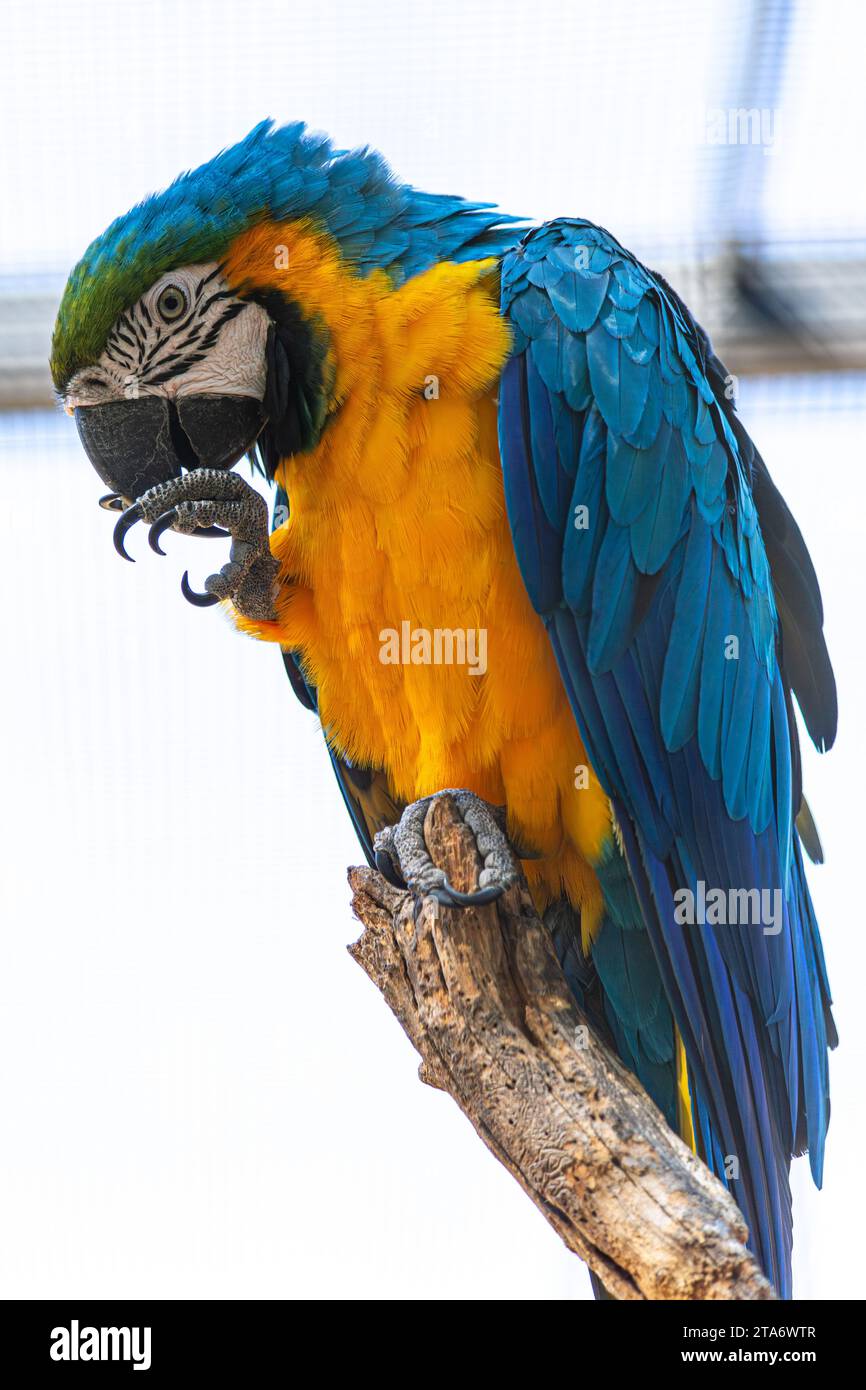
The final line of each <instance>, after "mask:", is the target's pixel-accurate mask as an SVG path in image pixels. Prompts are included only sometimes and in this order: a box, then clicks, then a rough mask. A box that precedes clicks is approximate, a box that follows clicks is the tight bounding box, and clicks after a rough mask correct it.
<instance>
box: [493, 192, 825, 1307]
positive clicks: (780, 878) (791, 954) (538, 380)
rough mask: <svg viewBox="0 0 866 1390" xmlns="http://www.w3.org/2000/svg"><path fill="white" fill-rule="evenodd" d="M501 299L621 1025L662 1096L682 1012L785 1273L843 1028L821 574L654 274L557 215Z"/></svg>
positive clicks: (613, 1016) (695, 1075) (515, 257)
mask: <svg viewBox="0 0 866 1390" xmlns="http://www.w3.org/2000/svg"><path fill="white" fill-rule="evenodd" d="M502 309H503V313H504V314H505V315H506V316H508V317H509V318H510V319H512V321H513V322H514V323H515V324H516V325H517V332H516V333H515V344H514V349H513V354H512V358H511V360H510V361H509V363H508V365H507V367H506V369H505V371H504V373H503V377H502V383H501V390H500V452H501V456H502V464H503V473H504V479H505V492H506V505H507V508H508V515H509V520H510V523H511V528H512V534H513V539H514V545H515V550H516V553H517V558H518V561H519V564H520V567H521V571H522V574H523V576H524V580H525V582H526V586H527V590H528V592H529V595H530V598H531V600H532V602H533V603H534V605H535V607H536V608H537V610H538V611H539V613H541V614H542V615H543V617H544V619H545V622H546V624H547V628H548V632H549V634H550V638H551V642H552V645H553V649H554V652H555V654H556V658H557V661H558V663H559V668H560V672H561V675H562V679H563V683H564V686H565V688H566V690H567V693H568V696H569V699H570V701H571V704H572V708H573V710H574V714H575V719H576V721H577V724H578V727H579V729H580V732H581V736H582V738H583V740H584V743H585V745H586V748H587V752H588V754H589V757H590V759H591V761H592V763H593V766H594V768H595V771H596V774H597V775H598V777H599V778H600V780H601V782H602V785H603V786H604V788H605V790H606V791H607V793H608V795H609V796H610V797H611V798H612V802H613V805H614V807H615V809H616V814H617V819H618V822H619V825H620V830H621V834H622V840H623V849H624V856H625V857H624V859H623V858H622V856H619V859H620V862H621V863H625V864H627V871H628V884H627V887H626V888H624V887H623V884H622V883H621V882H620V881H619V880H618V879H617V877H616V873H615V868H614V866H612V865H611V863H608V862H606V863H605V864H604V865H602V866H600V867H598V872H599V877H600V880H601V882H602V888H603V892H604V893H605V902H606V909H607V914H606V917H605V920H604V923H603V926H602V929H601V931H600V933H599V935H598V938H597V940H596V942H595V945H594V948H593V961H594V963H595V966H596V969H597V971H598V977H599V980H600V982H601V985H602V987H603V989H604V991H605V999H606V1005H605V1007H606V1009H607V1012H608V1017H609V1020H610V1026H611V1029H612V1031H613V1033H614V1036H615V1037H616V1039H617V1042H618V1045H619V1046H620V1049H621V1052H622V1055H623V1056H624V1058H625V1059H626V1060H627V1061H628V1063H629V1065H632V1066H633V1067H634V1069H635V1071H636V1073H637V1074H638V1075H639V1076H641V1078H642V1079H644V1083H645V1084H646V1085H647V1086H648V1088H649V1089H650V1091H651V1094H656V1095H657V1097H658V1098H659V1103H660V1104H662V1105H663V1108H665V1113H667V1114H668V1115H669V1117H670V1113H671V1111H670V1106H671V1091H670V1084H671V1076H672V1072H671V1066H672V1061H671V1056H670V1040H671V1031H670V1030H671V1021H672V1020H675V1021H676V1025H677V1028H678V1029H679V1031H680V1034H681V1036H682V1038H683V1042H684V1045H685V1048H686V1054H687V1058H688V1065H689V1077H690V1088H691V1094H692V1104H693V1111H694V1117H695V1123H696V1128H697V1132H698V1136H699V1143H700V1146H701V1150H702V1153H703V1155H704V1157H705V1158H706V1161H707V1162H708V1163H709V1164H710V1166H711V1167H712V1168H713V1169H714V1171H716V1172H717V1173H718V1174H719V1176H720V1177H722V1179H723V1180H724V1181H727V1182H728V1183H729V1185H730V1186H731V1189H732V1191H733V1192H734V1194H735V1195H736V1197H737V1200H738V1201H739V1202H740V1205H741V1206H742V1208H743V1211H744V1213H745V1215H746V1219H747V1221H748V1224H749V1227H750V1231H751V1239H752V1242H753V1245H754V1248H755V1249H756V1251H757V1252H758V1254H759V1255H760V1257H761V1259H762V1261H763V1262H764V1265H765V1268H766V1269H767V1270H768V1273H769V1274H770V1276H771V1278H772V1279H773V1280H774V1282H775V1283H776V1286H777V1288H778V1289H779V1291H780V1292H781V1293H782V1294H783V1295H787V1294H789V1292H790V1250H791V1217H790V1190H789V1184H788V1166H789V1162H790V1157H791V1155H792V1153H794V1152H796V1151H799V1150H801V1149H802V1148H803V1147H805V1146H806V1145H808V1148H809V1152H810V1155H811V1162H812V1167H813V1172H814V1173H815V1176H816V1180H817V1181H820V1174H821V1164H822V1157H823V1146H824V1134H825V1131H826V1125H827V1119H828V1115H829V1101H828V1079H827V1047H828V1046H832V1045H833V1044H834V1043H835V1031H834V1029H833V1025H832V1018H831V1016H830V1013H829V1002H830V999H829V989H828V985H827V977H826V971H825V968H824V962H823V957H822V955H821V946H820V939H819V936H818V928H817V924H816V922H815V916H814V912H813V909H812V905H811V901H810V899H809V894H808V889H807V886H806V882H805V877H804V874H803V867H802V857H801V854H800V847H799V841H798V838H797V833H796V830H795V828H794V824H793V818H794V815H795V814H796V812H797V809H798V806H799V781H798V778H799V751H798V749H797V743H796V738H797V735H796V728H795V726H794V723H793V717H792V707H791V704H790V689H791V688H793V689H794V691H795V693H796V694H797V697H798V699H799V700H800V702H801V705H802V706H803V708H804V714H805V713H806V710H808V716H807V727H808V728H809V731H810V733H812V734H813V737H815V736H817V737H816V741H817V742H818V743H819V746H820V745H821V744H829V742H832V738H833V735H834V733H835V718H836V707H835V688H834V686H833V681H832V671H831V669H830V666H829V659H828V658H827V657H826V649H825V648H824V646H823V637H822V635H821V632H820V623H821V617H822V609H821V604H820V594H819V591H818V586H817V581H816V580H815V577H814V571H813V570H812V567H811V562H810V561H809V558H808V552H807V551H806V549H805V545H804V543H803V540H802V536H801V535H800V533H799V530H798V529H797V527H796V524H795V523H794V522H793V519H792V518H791V517H790V513H788V511H787V509H786V508H785V506H784V502H783V501H782V499H781V497H780V496H779V494H778V492H777V491H776V489H775V488H774V487H773V484H772V482H771V481H770V479H769V475H768V474H767V472H766V468H765V466H764V465H763V461H762V460H761V459H760V455H758V453H757V451H756V450H755V449H754V446H753V445H752V443H751V441H750V440H749V438H748V435H747V434H746V433H745V430H744V429H743V428H742V425H741V424H740V422H739V420H738V419H737V417H736V415H735V413H734V410H733V406H732V404H731V402H730V401H729V400H728V393H727V387H726V382H727V380H728V378H727V377H726V375H725V372H724V368H723V367H722V366H721V364H720V363H719V362H718V359H717V358H716V357H715V356H714V354H713V352H712V348H711V346H710V344H709V342H708V340H707V339H706V335H705V334H703V331H702V330H701V329H700V328H699V326H698V325H697V324H695V322H694V320H693V319H692V317H691V315H690V314H689V311H688V309H687V308H686V307H685V305H683V304H682V301H680V300H679V298H678V297H677V296H676V294H675V293H674V292H673V291H672V290H671V289H670V287H669V286H668V285H667V284H666V283H665V282H664V281H663V280H662V279H661V278H660V277H657V276H653V275H652V274H651V273H650V272H649V271H647V270H646V269H645V268H644V267H643V266H641V265H640V264H639V263H638V262H637V261H635V260H634V258H633V257H631V256H630V255H629V254H628V252H626V251H625V250H624V249H623V248H622V247H621V246H620V245H619V244H618V243H617V242H616V241H615V240H614V238H613V237H611V236H610V235H609V234H608V233H606V232H604V231H603V230H602V229H600V228H597V227H594V226H592V224H590V223H587V222H584V221H581V220H578V219H563V220H562V221H560V222H556V223H550V224H547V225H546V226H545V227H542V228H540V229H538V230H537V231H536V232H533V233H530V234H529V235H528V236H527V237H526V238H525V239H524V241H523V242H522V243H521V244H520V245H519V246H518V247H516V248H515V249H514V250H513V251H511V252H509V253H507V254H506V255H505V257H504V258H503V262H502ZM545 397H546V401H547V405H546V407H545V399H544V398H545ZM569 416H571V417H574V419H575V421H576V423H575V425H574V427H573V428H572V429H571V430H569V428H568V426H567V425H566V423H565V420H566V418H567V417H569ZM569 450H571V451H572V452H571V457H569ZM572 480H573V481H572ZM753 481H754V484H755V495H754V496H753V492H752V483H753ZM756 503H757V505H756ZM764 507H766V511H767V524H768V527H769V540H768V542H767V544H766V545H765V542H764V538H763V533H762V521H763V508H764ZM581 508H585V509H586V510H585V513H584V516H585V517H588V519H589V520H588V523H585V524H583V525H579V524H572V519H573V518H574V517H577V516H578V514H579V510H580V509H581ZM768 552H769V558H768ZM800 623H802V625H803V629H802V632H801V630H800V627H799V624H800ZM810 648H814V649H815V651H816V655H815V656H814V657H810V656H808V655H807V652H808V650H809V649H810ZM789 650H790V652H791V657H790V660H788V658H787V652H788V651H789ZM786 663H787V664H786ZM701 881H702V882H703V883H704V885H705V886H710V885H711V886H713V887H716V888H720V889H722V890H723V892H727V891H728V890H731V891H734V892H736V891H737V890H743V891H744V892H745V893H746V895H747V896H746V898H745V899H744V901H746V902H747V903H748V902H751V901H752V900H751V899H750V898H749V897H748V890H751V889H756V890H758V893H760V892H761V890H763V891H764V892H765V894H766V895H768V896H770V895H772V893H773V892H774V891H778V892H779V893H780V894H781V899H782V902H783V912H782V917H781V921H780V922H779V924H778V925H779V929H778V930H770V931H767V930H765V929H764V928H765V925H766V924H765V923H764V922H763V919H761V920H759V921H757V922H755V921H751V920H749V919H748V915H747V916H746V919H745V920H741V919H739V918H738V919H737V920H736V921H733V922H729V923H720V922H717V921H709V920H708V921H707V922H705V923H704V924H703V925H700V926H696V925H692V926H688V925H679V924H678V921H677V919H676V916H675V912H676V906H677V904H676V902H675V898H674V894H675V893H677V894H679V890H680V889H689V890H691V891H692V893H693V894H697V892H698V888H699V884H700V882H701ZM759 901H760V899H759ZM666 1030H667V1031H666ZM653 1087H654V1088H655V1090H653ZM731 1159H734V1160H736V1161H735V1163H734V1165H733V1170H732V1171H731V1172H729V1171H728V1168H729V1166H730V1160H731ZM734 1170H736V1171H734Z"/></svg>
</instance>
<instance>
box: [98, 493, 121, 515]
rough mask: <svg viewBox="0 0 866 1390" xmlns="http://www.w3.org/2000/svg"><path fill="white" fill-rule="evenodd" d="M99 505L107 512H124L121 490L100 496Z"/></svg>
mask: <svg viewBox="0 0 866 1390" xmlns="http://www.w3.org/2000/svg"><path fill="white" fill-rule="evenodd" d="M99 505H100V507H104V508H105V510H106V511H107V512H122V511H123V498H122V497H121V495H120V493H119V492H107V493H106V494H105V496H104V497H100V499H99Z"/></svg>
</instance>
